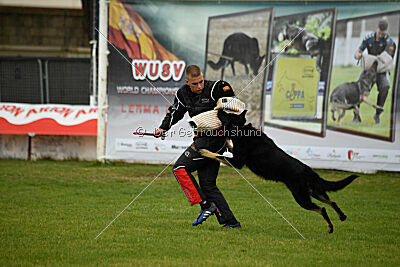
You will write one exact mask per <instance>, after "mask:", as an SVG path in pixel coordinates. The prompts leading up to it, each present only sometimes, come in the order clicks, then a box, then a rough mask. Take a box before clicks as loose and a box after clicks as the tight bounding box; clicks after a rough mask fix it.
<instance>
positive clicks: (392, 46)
mask: <svg viewBox="0 0 400 267" xmlns="http://www.w3.org/2000/svg"><path fill="white" fill-rule="evenodd" d="M385 51H386V52H387V53H388V54H389V55H390V56H391V57H392V58H393V57H394V53H395V52H396V43H395V42H394V41H393V39H392V38H391V37H389V38H388V39H387V41H386V47H385Z"/></svg>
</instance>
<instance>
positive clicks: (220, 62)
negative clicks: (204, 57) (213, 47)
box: [207, 57, 226, 70]
mask: <svg viewBox="0 0 400 267" xmlns="http://www.w3.org/2000/svg"><path fill="white" fill-rule="evenodd" d="M207 64H208V65H210V67H211V68H212V69H213V70H219V69H220V68H221V67H222V66H224V65H225V64H226V59H225V58H223V57H220V58H219V60H218V62H217V63H214V62H212V61H211V60H208V61H207Z"/></svg>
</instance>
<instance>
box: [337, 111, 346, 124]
mask: <svg viewBox="0 0 400 267" xmlns="http://www.w3.org/2000/svg"><path fill="white" fill-rule="evenodd" d="M345 114H346V110H345V109H341V110H339V117H338V120H337V124H340V121H341V120H342V119H343V117H344V115H345Z"/></svg>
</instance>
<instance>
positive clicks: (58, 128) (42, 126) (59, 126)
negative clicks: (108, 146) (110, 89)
mask: <svg viewBox="0 0 400 267" xmlns="http://www.w3.org/2000/svg"><path fill="white" fill-rule="evenodd" d="M28 133H34V134H42V135H97V108H95V107H90V106H72V105H55V104H54V105H31V104H16V103H0V134H28Z"/></svg>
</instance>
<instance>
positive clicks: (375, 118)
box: [374, 113, 381, 124]
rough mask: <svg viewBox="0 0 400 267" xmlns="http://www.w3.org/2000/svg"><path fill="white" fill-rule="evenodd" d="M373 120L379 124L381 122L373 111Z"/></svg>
mask: <svg viewBox="0 0 400 267" xmlns="http://www.w3.org/2000/svg"><path fill="white" fill-rule="evenodd" d="M374 120H375V123H376V124H380V123H381V119H380V118H379V115H378V114H376V113H375V115H374Z"/></svg>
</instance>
